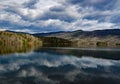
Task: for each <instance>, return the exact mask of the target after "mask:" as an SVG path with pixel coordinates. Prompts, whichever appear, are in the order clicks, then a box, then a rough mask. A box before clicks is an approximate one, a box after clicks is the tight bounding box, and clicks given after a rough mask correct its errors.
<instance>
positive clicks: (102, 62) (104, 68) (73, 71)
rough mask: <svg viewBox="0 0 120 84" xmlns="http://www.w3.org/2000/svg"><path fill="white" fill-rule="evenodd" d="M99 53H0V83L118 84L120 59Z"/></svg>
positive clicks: (49, 50) (64, 51)
mask: <svg viewBox="0 0 120 84" xmlns="http://www.w3.org/2000/svg"><path fill="white" fill-rule="evenodd" d="M78 51H79V53H78V54H77V52H78ZM80 52H81V53H82V52H83V53H82V54H80ZM96 52H99V51H96ZM100 52H101V53H102V51H100ZM100 52H99V53H98V54H97V53H96V54H94V56H92V54H91V56H89V55H90V54H89V53H90V51H89V52H88V55H87V54H85V53H87V50H86V51H85V53H84V51H81V50H74V49H72V50H71V49H49V48H40V49H37V50H34V51H31V52H28V53H13V54H8V55H7V56H0V84H119V83H120V60H119V59H117V60H115V59H112V58H110V59H106V58H104V57H101V58H99V57H97V55H98V56H100V55H99V54H100ZM104 52H105V51H104ZM113 52H114V53H118V55H117V54H111V56H115V57H119V55H120V54H119V52H118V51H117V52H116V51H113ZM113 52H112V53H113ZM92 53H93V52H92ZM107 53H109V52H108V51H107ZM110 53H111V52H110ZM103 54H104V53H103ZM105 55H110V54H105Z"/></svg>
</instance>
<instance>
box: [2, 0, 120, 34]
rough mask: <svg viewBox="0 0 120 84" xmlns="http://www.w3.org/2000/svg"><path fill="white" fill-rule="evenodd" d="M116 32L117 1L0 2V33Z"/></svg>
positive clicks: (119, 6) (119, 9) (119, 16)
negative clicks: (9, 31)
mask: <svg viewBox="0 0 120 84" xmlns="http://www.w3.org/2000/svg"><path fill="white" fill-rule="evenodd" d="M116 28H120V0H0V30H14V31H21V32H30V33H34V32H52V31H70V30H88V31H91V30H98V29H99V30H101V29H116Z"/></svg>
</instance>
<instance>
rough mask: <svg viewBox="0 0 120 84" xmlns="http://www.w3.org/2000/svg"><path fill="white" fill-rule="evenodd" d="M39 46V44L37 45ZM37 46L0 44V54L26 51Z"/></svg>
mask: <svg viewBox="0 0 120 84" xmlns="http://www.w3.org/2000/svg"><path fill="white" fill-rule="evenodd" d="M39 47H40V46H39ZM36 48H38V47H37V46H32V45H26V46H20V45H17V46H14V45H1V46H0V55H5V54H11V53H23V52H24V53H26V52H29V51H31V50H34V49H36Z"/></svg>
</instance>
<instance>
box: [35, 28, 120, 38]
mask: <svg viewBox="0 0 120 84" xmlns="http://www.w3.org/2000/svg"><path fill="white" fill-rule="evenodd" d="M33 35H34V36H46V37H59V38H64V39H78V38H85V37H86V38H88V37H92V38H93V37H99V38H102V37H103V38H104V37H106V36H116V37H120V29H106V30H95V31H82V30H77V31H68V32H65V31H61V32H51V33H36V34H33Z"/></svg>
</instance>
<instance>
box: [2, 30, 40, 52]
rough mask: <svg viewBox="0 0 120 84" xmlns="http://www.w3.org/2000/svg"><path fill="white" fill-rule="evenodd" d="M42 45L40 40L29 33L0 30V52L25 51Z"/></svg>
mask: <svg viewBox="0 0 120 84" xmlns="http://www.w3.org/2000/svg"><path fill="white" fill-rule="evenodd" d="M37 46H42V41H41V39H39V38H36V37H34V36H32V35H29V34H20V33H12V32H4V31H1V32H0V54H2V53H12V52H23V51H24V52H26V51H28V50H30V49H33V48H34V47H37Z"/></svg>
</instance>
